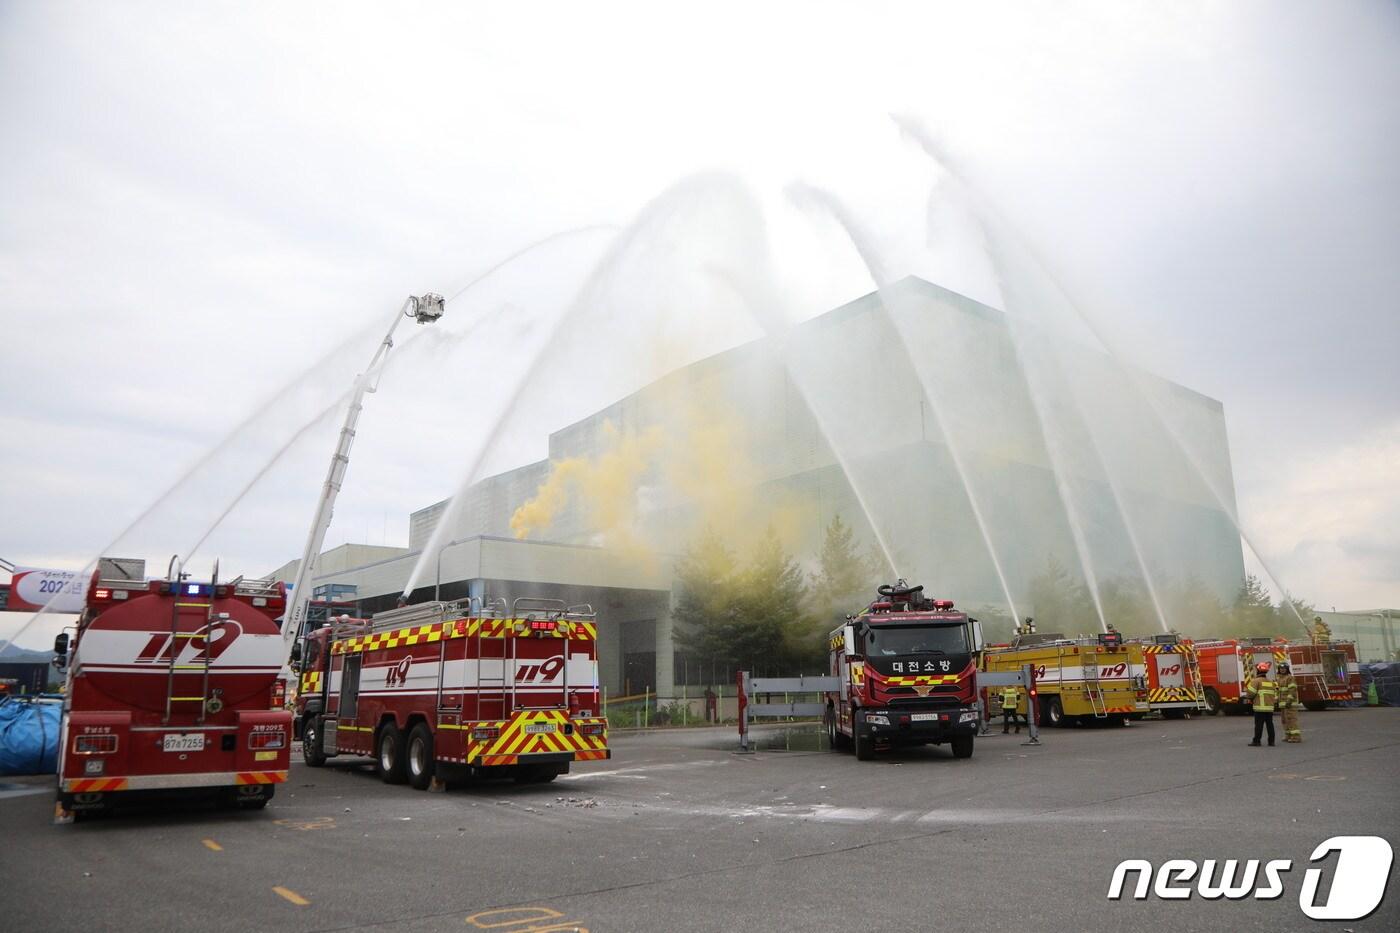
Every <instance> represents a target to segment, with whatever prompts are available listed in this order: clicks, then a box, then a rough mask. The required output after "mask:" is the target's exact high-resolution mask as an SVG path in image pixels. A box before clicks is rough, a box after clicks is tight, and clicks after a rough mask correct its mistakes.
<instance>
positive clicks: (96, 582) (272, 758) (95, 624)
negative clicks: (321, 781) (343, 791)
mask: <svg viewBox="0 0 1400 933" xmlns="http://www.w3.org/2000/svg"><path fill="white" fill-rule="evenodd" d="M138 567H139V569H135V571H134V572H132V571H133V569H134V568H138ZM172 567H173V562H172ZM144 571H145V564H144V561H124V562H113V561H108V560H107V559H104V560H103V561H102V562H101V563H100V564H99V568H98V571H97V573H95V574H94V575H93V580H92V583H91V585H90V586H89V588H88V597H87V606H86V607H85V609H84V611H83V613H82V615H81V616H80V617H79V621H78V626H77V632H76V634H75V635H74V636H73V637H71V638H70V636H69V634H68V633H67V632H65V633H63V634H61V635H59V636H58V638H57V640H56V642H55V645H54V651H55V653H56V654H57V655H58V657H57V663H58V664H59V666H60V667H61V668H66V670H67V688H66V693H65V698H64V708H63V721H62V726H61V731H60V735H59V763H58V817H59V818H60V819H66V818H67V817H68V816H69V815H72V814H77V815H81V814H84V813H87V812H90V811H97V810H103V809H108V808H110V807H112V806H115V805H117V804H120V803H123V802H129V801H137V800H140V799H142V798H147V797H151V796H154V795H168V794H171V793H175V792H182V793H188V794H209V795H216V796H218V797H219V799H220V800H221V801H222V802H223V803H226V804H229V805H237V806H239V807H245V808H261V807H263V806H266V804H267V802H268V801H269V800H271V799H272V794H273V791H274V789H275V787H276V785H277V784H280V783H282V782H284V781H286V779H287V770H288V767H289V758H288V756H289V755H290V748H291V741H292V734H291V731H292V730H291V727H292V721H291V714H290V713H288V712H286V711H284V710H281V709H274V708H273V706H274V696H273V694H274V687H275V683H276V680H277V674H278V671H279V669H280V668H281V661H282V651H283V646H282V636H281V634H280V633H279V632H278V628H277V621H276V619H277V617H278V616H279V615H281V613H282V610H283V608H284V605H285V597H286V593H285V589H284V587H283V585H282V584H281V583H275V582H272V581H269V580H244V579H242V578H241V577H240V578H238V579H236V580H232V581H230V582H227V583H224V582H220V581H219V579H218V569H217V566H216V568H215V571H214V576H213V578H212V579H211V580H210V581H209V582H196V581H192V580H188V579H186V578H185V577H184V576H183V575H180V574H178V573H173V572H172V574H171V577H170V578H169V579H166V580H152V581H149V582H148V581H146V580H145V578H144V577H145V573H144Z"/></svg>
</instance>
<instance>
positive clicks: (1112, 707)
mask: <svg viewBox="0 0 1400 933" xmlns="http://www.w3.org/2000/svg"><path fill="white" fill-rule="evenodd" d="M1024 664H1029V665H1031V668H1032V669H1033V671H1034V673H1035V692H1036V696H1037V703H1038V705H1039V710H1038V712H1039V714H1040V722H1041V723H1042V724H1044V725H1050V726H1064V725H1068V724H1070V723H1072V722H1082V723H1092V722H1094V721H1101V722H1109V723H1112V724H1114V725H1118V726H1122V725H1126V724H1127V722H1128V719H1129V718H1130V717H1133V716H1138V715H1141V714H1143V713H1146V712H1147V711H1148V704H1147V680H1146V677H1145V676H1144V675H1143V673H1142V671H1143V670H1144V667H1143V650H1142V645H1133V644H1124V643H1123V641H1122V637H1121V636H1120V635H1119V634H1118V633H1117V632H1107V633H1105V634H1102V635H1099V636H1097V637H1084V638H1066V637H1065V636H1064V635H1057V634H1045V635H1035V634H1032V635H1021V636H1018V637H1017V638H1016V640H1015V641H1013V642H1011V643H1010V644H1007V645H988V646H987V650H986V652H985V653H984V654H983V655H982V670H984V671H1016V670H1020V668H1021V666H1022V665H1024Z"/></svg>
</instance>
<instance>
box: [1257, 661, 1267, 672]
mask: <svg viewBox="0 0 1400 933" xmlns="http://www.w3.org/2000/svg"><path fill="white" fill-rule="evenodd" d="M1254 672H1255V673H1256V674H1267V673H1269V662H1268V661H1260V662H1259V663H1258V664H1256V665H1254Z"/></svg>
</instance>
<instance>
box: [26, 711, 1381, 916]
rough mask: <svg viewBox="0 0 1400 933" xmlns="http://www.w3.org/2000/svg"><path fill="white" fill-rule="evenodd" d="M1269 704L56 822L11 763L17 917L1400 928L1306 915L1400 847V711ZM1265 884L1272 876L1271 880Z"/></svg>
mask: <svg viewBox="0 0 1400 933" xmlns="http://www.w3.org/2000/svg"><path fill="white" fill-rule="evenodd" d="M1249 726H1250V723H1249V720H1248V719H1244V718H1232V717H1216V718H1204V719H1194V720H1188V721H1170V722H1153V721H1146V722H1141V723H1136V724H1134V725H1132V726H1131V727H1129V728H1126V729H1113V728H1102V729H1089V728H1080V729H1069V730H1049V731H1047V732H1045V733H1044V734H1043V736H1042V738H1043V743H1042V745H1041V746H1040V747H1030V746H1026V745H1024V744H1022V743H1023V742H1024V741H1025V738H1026V736H1025V734H1024V733H1023V734H1022V735H1021V736H1015V735H1011V736H1002V735H1001V734H1000V732H999V730H998V731H997V732H996V733H995V734H993V735H992V736H989V737H986V738H984V739H979V741H978V745H977V749H976V753H975V755H974V757H973V758H971V759H969V760H965V761H959V760H954V759H953V758H952V756H951V754H950V753H949V752H948V751H946V750H945V749H941V748H940V749H934V748H929V749H915V750H910V751H904V752H900V753H894V754H882V755H881V756H880V757H879V758H878V759H877V760H876V761H874V762H857V761H856V760H855V759H854V757H853V756H851V755H849V754H843V753H839V752H831V751H827V750H825V749H822V748H821V747H820V743H819V740H818V738H817V737H816V735H815V734H814V732H813V731H812V729H811V727H806V726H799V727H793V728H787V727H779V726H770V727H766V728H765V729H763V730H761V731H760V743H759V744H760V749H759V751H758V752H757V753H755V754H750V755H740V754H736V753H735V749H736V741H735V735H734V732H733V730H732V729H689V730H657V731H652V732H646V733H636V734H627V733H617V734H615V735H614V736H613V739H612V745H613V751H614V757H613V759H612V760H611V761H604V762H593V763H588V764H586V765H576V766H575V770H574V772H573V773H572V774H570V775H567V776H565V777H563V778H560V779H559V780H558V781H556V782H554V783H553V784H548V785H534V786H523V787H522V786H516V785H514V784H509V783H485V784H470V785H464V786H460V787H453V788H451V789H450V790H448V791H447V792H446V793H428V792H421V791H414V790H411V789H409V788H408V787H406V786H387V785H384V784H382V783H380V782H379V781H378V779H376V778H375V777H374V775H373V773H372V772H371V771H370V770H369V769H368V767H367V766H354V765H350V764H346V763H342V762H340V761H339V760H333V762H332V763H331V764H330V765H329V766H327V767H325V768H322V769H312V768H307V767H305V766H303V765H300V764H297V765H295V766H294V768H293V771H292V777H291V780H290V782H289V783H288V784H286V785H283V786H282V788H281V789H280V790H279V791H278V794H277V797H276V799H274V800H273V802H272V804H271V805H270V806H269V807H268V808H267V809H266V810H265V811H262V812H255V813H227V812H221V811H217V810H213V809H208V808H200V807H179V808H165V809H162V810H152V811H144V812H133V813H125V814H118V815H115V816H113V817H110V818H105V819H98V820H94V821H90V822H85V823H80V824H74V825H68V826H54V825H52V824H51V814H52V806H53V796H52V779H51V778H6V779H0V782H7V783H0V839H3V840H4V842H3V856H2V857H3V862H4V873H5V881H4V883H3V884H0V929H4V930H14V931H17V933H18V931H47V930H81V931H85V933H92V931H97V930H103V931H105V930H141V931H163V930H171V931H180V933H188V931H192V930H193V931H201V933H203V931H211V933H212V931H225V930H227V931H248V930H298V931H312V930H317V931H329V930H379V929H383V930H405V931H428V930H458V931H460V930H471V929H491V930H494V931H496V933H544V931H563V930H575V929H577V930H591V931H594V933H602V931H628V930H636V931H651V930H661V931H682V930H735V929H740V928H743V929H746V930H849V929H862V930H880V931H883V930H911V931H915V930H917V931H924V930H935V929H938V930H944V929H951V930H958V931H975V930H998V931H1001V930H1076V931H1079V930H1090V931H1092V930H1104V931H1119V930H1126V929H1132V930H1134V931H1144V933H1146V931H1157V930H1161V931H1172V933H1189V931H1195V930H1201V931H1215V930H1222V929H1229V930H1231V931H1232V933H1239V931H1244V930H1254V929H1259V930H1269V931H1284V930H1306V929H1310V928H1323V927H1327V926H1330V927H1332V928H1334V929H1337V930H1343V929H1347V930H1385V931H1392V930H1395V929H1398V928H1400V890H1397V889H1400V882H1397V881H1395V878H1394V876H1395V874H1396V872H1395V871H1394V870H1392V873H1391V878H1390V885H1389V887H1390V889H1391V890H1389V892H1388V893H1387V896H1386V898H1385V900H1384V901H1383V902H1382V903H1381V905H1380V907H1379V908H1378V909H1377V910H1376V911H1375V912H1374V913H1373V914H1372V915H1371V916H1370V917H1368V918H1365V919H1363V920H1359V921H1355V922H1347V923H1327V924H1324V923H1319V922H1317V921H1314V920H1310V919H1308V918H1307V917H1306V916H1305V915H1304V913H1303V912H1302V910H1301V908H1300V906H1299V893H1300V891H1301V889H1302V882H1303V877H1304V873H1305V870H1306V869H1308V868H1309V867H1320V868H1322V869H1323V883H1322V885H1321V889H1320V890H1321V894H1320V895H1319V897H1318V898H1317V900H1318V901H1319V902H1321V900H1322V896H1325V894H1326V892H1327V890H1328V888H1329V885H1330V882H1331V878H1332V875H1333V873H1335V871H1336V870H1337V864H1338V860H1339V856H1335V855H1334V856H1332V857H1331V858H1330V859H1327V860H1323V861H1320V862H1318V863H1316V865H1315V866H1314V865H1313V864H1312V863H1310V862H1309V858H1310V856H1311V854H1312V852H1313V850H1314V848H1315V847H1316V846H1317V845H1318V844H1319V843H1321V842H1322V841H1323V840H1325V839H1328V838H1329V837H1333V836H1338V835H1378V836H1381V837H1384V838H1385V839H1387V840H1389V842H1390V844H1391V845H1392V846H1395V845H1397V843H1400V806H1398V804H1400V798H1398V797H1397V783H1396V774H1397V762H1400V709H1385V708H1383V709H1349V710H1330V711H1327V712H1321V713H1305V714H1304V715H1303V728H1304V732H1305V741H1304V743H1303V744H1302V745H1285V744H1280V745H1279V746H1277V747H1275V748H1267V747H1265V748H1249V747H1246V744H1245V743H1246V742H1247V740H1248V732H1249ZM1175 858H1186V859H1196V860H1204V859H1216V860H1224V859H1239V860H1247V859H1260V860H1265V861H1266V860H1270V859H1288V860H1291V862H1292V868H1291V870H1289V871H1287V872H1284V873H1283V874H1282V881H1283V884H1284V888H1285V890H1284V893H1283V894H1282V896H1280V897H1277V898H1274V899H1271V900H1260V899H1256V898H1255V897H1253V896H1252V894H1250V895H1247V896H1245V897H1244V898H1242V899H1239V900H1231V899H1225V898H1218V899H1206V898H1203V897H1201V896H1199V894H1193V895H1192V896H1191V897H1189V898H1186V899H1179V900H1178V899H1172V900H1165V899H1162V898H1160V897H1158V896H1156V895H1155V894H1154V893H1153V892H1152V891H1151V890H1149V892H1148V896H1147V897H1146V898H1145V899H1143V900H1134V899H1133V898H1132V890H1133V887H1134V885H1133V883H1132V881H1133V879H1135V878H1136V877H1137V876H1136V874H1133V875H1130V876H1129V884H1128V885H1127V888H1128V890H1129V894H1128V896H1127V897H1124V898H1122V899H1120V900H1109V899H1108V897H1107V892H1108V889H1109V885H1110V880H1111V878H1112V876H1113V873H1114V868H1115V866H1116V865H1118V863H1119V862H1120V861H1122V860H1124V859H1145V860H1147V861H1148V862H1150V863H1151V865H1152V866H1153V867H1154V868H1156V867H1160V866H1161V864H1162V863H1163V862H1164V861H1166V860H1169V859H1175ZM1262 885H1263V881H1262V878H1261V880H1260V881H1259V886H1262Z"/></svg>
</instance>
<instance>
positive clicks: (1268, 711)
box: [1245, 661, 1278, 748]
mask: <svg viewBox="0 0 1400 933" xmlns="http://www.w3.org/2000/svg"><path fill="white" fill-rule="evenodd" d="M1245 692H1246V693H1247V695H1248V696H1249V701H1250V703H1251V704H1252V705H1253V706H1254V741H1253V742H1250V743H1249V744H1250V745H1251V746H1252V747H1255V748H1257V747H1258V746H1259V739H1260V737H1261V736H1262V735H1263V734H1264V730H1265V729H1266V728H1267V729H1268V730H1269V746H1270V747H1272V746H1273V744H1274V700H1275V699H1276V698H1277V696H1278V685H1277V684H1275V683H1274V682H1273V681H1272V680H1270V679H1269V662H1268V661H1260V662H1259V663H1258V664H1257V665H1256V666H1255V668H1254V676H1253V677H1251V678H1250V679H1249V683H1248V684H1247V685H1246V688H1245Z"/></svg>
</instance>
